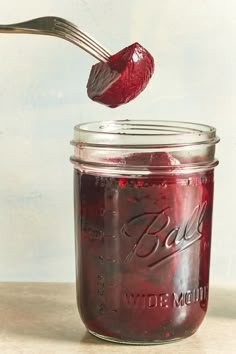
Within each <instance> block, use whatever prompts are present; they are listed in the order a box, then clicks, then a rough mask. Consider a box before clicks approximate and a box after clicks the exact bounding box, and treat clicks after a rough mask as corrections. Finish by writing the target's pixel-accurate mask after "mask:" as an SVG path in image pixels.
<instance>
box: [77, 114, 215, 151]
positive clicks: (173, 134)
mask: <svg viewBox="0 0 236 354" xmlns="http://www.w3.org/2000/svg"><path fill="white" fill-rule="evenodd" d="M219 140H220V139H219V138H218V137H217V135H216V129H215V128H214V127H213V126H210V125H206V124H201V123H192V122H185V121H172V120H168V121H167V120H144V119H142V120H138V119H135V120H133V119H121V120H108V121H93V122H87V123H82V124H79V125H76V126H75V127H74V140H73V141H72V144H73V145H90V146H91V145H92V146H98V147H99V146H101V147H104V146H107V147H108V146H110V147H120V148H122V147H123V148H125V147H128V146H132V147H140V146H142V147H156V148H163V147H181V146H193V145H202V144H204V145H214V144H216V143H218V142H219Z"/></svg>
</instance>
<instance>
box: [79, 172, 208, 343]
mask: <svg viewBox="0 0 236 354" xmlns="http://www.w3.org/2000/svg"><path fill="white" fill-rule="evenodd" d="M74 171H75V172H74V187H75V239H76V262H77V264H76V267H77V296H78V298H77V301H78V307H79V312H80V315H81V318H82V320H83V322H84V324H85V326H86V327H87V328H88V329H89V330H90V331H91V332H92V333H94V334H96V335H98V336H101V337H105V338H106V339H110V340H117V341H120V342H122V341H123V342H131V343H132V342H133V343H145V342H146V343H152V342H158V341H160V342H163V341H170V340H176V339H180V338H183V337H187V336H189V335H191V334H193V333H194V332H195V331H196V330H197V328H198V327H199V325H200V323H201V322H202V320H203V318H204V316H205V313H206V310H207V304H208V284H209V264H210V244H211V221H212V203H213V170H208V171H201V172H196V173H175V174H171V173H170V174H163V175H162V174H160V173H158V174H155V173H154V172H153V173H151V174H150V175H143V176H142V175H131V176H129V175H120V176H119V175H113V174H111V175H106V174H105V173H104V174H101V173H94V172H89V173H88V172H87V173H86V172H83V171H82V170H81V171H80V170H79V169H77V168H75V170H74Z"/></svg>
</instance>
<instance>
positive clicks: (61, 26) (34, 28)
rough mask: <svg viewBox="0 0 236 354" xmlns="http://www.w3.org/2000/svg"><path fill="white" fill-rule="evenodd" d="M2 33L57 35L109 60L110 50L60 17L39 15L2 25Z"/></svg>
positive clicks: (100, 57) (0, 30)
mask: <svg viewBox="0 0 236 354" xmlns="http://www.w3.org/2000/svg"><path fill="white" fill-rule="evenodd" d="M0 33H29V34H41V35H49V36H56V37H60V38H62V39H65V40H67V41H69V42H72V43H73V44H75V45H77V46H79V47H80V48H81V49H84V50H85V51H86V52H87V53H89V54H91V55H92V56H94V57H95V58H97V59H98V60H100V61H103V62H104V61H108V60H109V57H110V55H111V54H110V52H109V51H108V50H107V49H105V48H104V47H103V46H102V45H101V44H100V43H98V42H97V41H96V40H95V39H94V38H92V37H91V36H90V35H88V34H86V33H85V32H83V31H81V30H80V29H79V28H78V27H77V26H76V25H74V24H73V23H71V22H69V21H67V20H65V19H63V18H60V17H51V16H50V17H39V18H35V19H33V20H30V21H26V22H20V23H14V24H10V25H0Z"/></svg>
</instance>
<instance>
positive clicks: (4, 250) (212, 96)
mask: <svg viewBox="0 0 236 354" xmlns="http://www.w3.org/2000/svg"><path fill="white" fill-rule="evenodd" d="M44 15H57V16H61V17H65V18H67V19H68V20H70V21H72V22H74V23H75V24H77V25H78V26H80V27H81V28H82V29H84V30H86V31H87V32H89V33H91V34H92V35H93V36H94V37H96V38H97V39H98V40H99V41H100V42H101V43H104V45H105V46H106V47H107V48H109V49H110V50H111V51H112V52H117V51H119V50H120V49H121V48H123V47H124V46H127V45H129V44H131V43H132V42H135V41H138V42H140V43H141V44H142V45H143V46H145V47H146V48H147V49H148V50H149V51H150V52H151V53H152V54H153V56H154V57H155V60H156V72H155V75H154V76H153V78H152V80H151V82H150V84H149V86H148V87H147V89H146V90H145V91H144V92H143V93H142V94H141V95H140V96H139V97H138V98H137V99H136V100H134V101H133V102H131V103H129V104H128V105H126V106H123V107H120V108H117V109H113V110H112V109H109V108H107V107H103V106H101V105H98V104H96V103H94V102H92V101H90V100H89V99H88V98H87V95H86V89H85V87H86V83H87V79H88V75H89V71H90V67H91V65H92V64H93V63H95V61H96V60H94V59H93V58H92V57H90V56H89V55H87V54H86V53H85V52H83V51H82V50H80V49H79V48H78V47H75V46H73V45H72V44H70V43H68V42H65V41H62V40H60V39H57V38H53V37H40V36H29V35H6V34H0V153H1V159H0V245H1V246H0V280H9V281H10V280H14V281H15V280H18V281H23V280H24V281H25V280H33V281H39V280H41V281H74V277H75V276H74V235H73V191H72V187H73V186H72V165H70V163H69V156H70V154H71V153H72V147H70V145H69V141H70V139H71V138H72V130H73V126H74V125H75V124H77V123H81V122H83V121H91V120H95V119H96V120H97V119H100V120H103V119H118V118H132V117H139V118H142V116H146V117H149V118H153V119H173V120H187V121H194V122H202V123H205V124H211V125H214V126H216V127H217V129H218V134H219V135H220V137H221V143H220V144H219V145H218V146H217V156H218V158H219V159H220V166H219V167H218V168H217V170H216V188H215V210H214V228H213V246H212V267H211V280H212V282H213V283H221V284H223V283H235V268H236V227H235V221H236V217H235V215H234V214H235V212H234V209H235V200H236V192H235V184H234V183H233V182H234V181H236V168H235V153H236V109H235V104H234V103H235V86H234V84H235V81H236V46H235V42H236V41H235V40H236V2H235V0H165V1H163V0H145V1H143V0H129V1H127V0H119V1H110V0H96V1H92V0H90V1H86V0H69V1H68V0H67V1H66V0H40V1H33V0H21V1H17V0H0V23H12V22H17V21H23V20H27V19H30V18H33V17H39V16H44ZM233 101H234V102H233Z"/></svg>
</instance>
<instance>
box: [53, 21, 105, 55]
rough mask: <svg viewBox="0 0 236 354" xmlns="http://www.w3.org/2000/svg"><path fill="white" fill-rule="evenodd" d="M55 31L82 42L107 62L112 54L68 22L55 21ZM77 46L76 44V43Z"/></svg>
mask: <svg viewBox="0 0 236 354" xmlns="http://www.w3.org/2000/svg"><path fill="white" fill-rule="evenodd" d="M55 30H56V31H57V32H59V31H60V30H61V31H62V32H60V33H61V34H62V35H63V34H64V35H67V36H70V37H71V39H74V40H77V41H80V42H81V43H83V44H84V45H86V46H87V47H88V48H90V49H91V50H92V51H93V52H95V53H98V54H99V55H100V56H102V58H103V59H105V60H106V61H107V60H109V57H110V55H111V54H110V53H109V52H108V51H107V50H106V49H105V48H103V47H102V46H101V45H100V44H99V43H98V42H96V41H95V40H94V39H92V38H91V37H89V36H88V35H87V34H85V33H84V32H82V31H81V30H79V29H78V28H77V27H75V26H74V25H73V24H71V23H67V22H62V21H58V20H56V21H55ZM75 44H76V42H75Z"/></svg>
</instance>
